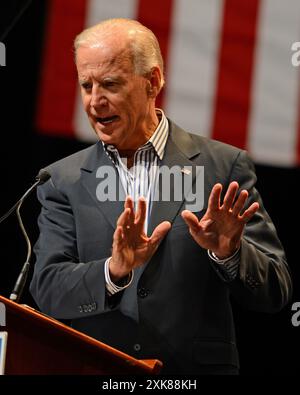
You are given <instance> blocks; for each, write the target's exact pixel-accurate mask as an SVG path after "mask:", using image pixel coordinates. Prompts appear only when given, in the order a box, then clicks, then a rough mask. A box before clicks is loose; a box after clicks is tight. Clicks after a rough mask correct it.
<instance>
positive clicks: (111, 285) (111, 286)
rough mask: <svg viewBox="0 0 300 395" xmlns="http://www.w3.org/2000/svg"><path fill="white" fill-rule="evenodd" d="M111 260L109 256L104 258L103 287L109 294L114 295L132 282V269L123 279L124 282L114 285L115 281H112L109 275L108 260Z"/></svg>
mask: <svg viewBox="0 0 300 395" xmlns="http://www.w3.org/2000/svg"><path fill="white" fill-rule="evenodd" d="M110 260H111V257H109V258H108V259H106V261H105V264H104V276H105V287H106V290H107V292H108V294H109V295H114V294H116V293H118V292H120V291H123V289H125V288H127V287H129V285H130V284H131V283H132V280H133V273H134V272H133V270H131V272H130V273H129V275H128V276H127V278H126V279H124V280H125V284H122V285H121V286H120V285H116V284H115V283H113V282H112V280H111V278H110V275H109V261H110Z"/></svg>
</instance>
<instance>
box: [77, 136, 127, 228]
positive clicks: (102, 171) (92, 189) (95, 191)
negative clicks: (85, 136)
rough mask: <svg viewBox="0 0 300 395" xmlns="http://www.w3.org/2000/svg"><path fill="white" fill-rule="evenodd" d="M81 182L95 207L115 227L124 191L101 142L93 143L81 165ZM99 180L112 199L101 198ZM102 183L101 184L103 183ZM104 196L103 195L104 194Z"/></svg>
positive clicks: (122, 205) (122, 203) (121, 207)
mask: <svg viewBox="0 0 300 395" xmlns="http://www.w3.org/2000/svg"><path fill="white" fill-rule="evenodd" d="M81 169H82V184H83V186H84V187H85V189H86V190H87V192H88V193H89V195H90V196H91V198H92V199H93V200H94V202H95V205H96V207H97V208H98V209H99V210H100V211H101V213H102V215H103V216H104V217H105V218H106V219H107V221H108V222H109V223H110V224H111V226H112V227H113V228H114V229H115V227H116V222H117V219H118V218H119V216H120V214H121V213H122V211H123V207H124V200H125V192H124V189H123V187H122V186H121V184H120V180H119V175H118V172H117V170H116V169H115V167H114V166H113V164H112V162H111V160H110V159H109V157H108V156H107V155H106V153H105V152H104V150H103V147H102V144H101V142H99V143H97V144H95V149H94V150H93V151H92V153H91V155H90V156H89V157H88V158H87V160H86V162H85V163H84V165H83V166H82V168H81ZM101 182H103V183H104V184H107V185H108V188H110V191H109V193H111V194H112V195H115V192H116V193H117V196H114V198H113V200H112V199H107V200H104V199H103V194H101V193H99V191H102V187H101V185H100V184H101ZM104 184H102V185H104ZM104 197H105V196H104Z"/></svg>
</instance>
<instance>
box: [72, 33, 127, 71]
mask: <svg viewBox="0 0 300 395" xmlns="http://www.w3.org/2000/svg"><path fill="white" fill-rule="evenodd" d="M76 64H77V68H78V70H80V69H85V68H99V67H100V68H103V67H109V68H114V67H115V66H116V67H120V66H122V68H123V67H125V68H127V69H130V70H132V69H133V54H132V50H131V45H130V41H129V40H128V39H127V40H126V39H124V37H123V36H120V35H116V36H115V37H114V36H112V35H95V36H94V37H91V38H90V39H89V40H87V41H86V42H84V43H83V44H82V45H80V46H79V47H78V48H77V51H76Z"/></svg>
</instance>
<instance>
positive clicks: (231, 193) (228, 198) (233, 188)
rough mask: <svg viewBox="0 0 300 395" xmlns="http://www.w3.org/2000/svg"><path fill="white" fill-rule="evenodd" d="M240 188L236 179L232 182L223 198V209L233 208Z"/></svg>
mask: <svg viewBox="0 0 300 395" xmlns="http://www.w3.org/2000/svg"><path fill="white" fill-rule="evenodd" d="M238 189H239V184H238V183H237V182H236V181H233V182H231V183H230V185H229V187H228V189H227V192H226V194H225V197H224V200H223V205H222V208H223V209H225V210H229V209H231V207H232V205H233V202H234V199H235V196H236V193H237V190H238Z"/></svg>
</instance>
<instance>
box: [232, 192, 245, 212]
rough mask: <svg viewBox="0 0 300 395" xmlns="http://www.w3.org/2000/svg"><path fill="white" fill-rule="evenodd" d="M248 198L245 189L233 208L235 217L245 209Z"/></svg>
mask: <svg viewBox="0 0 300 395" xmlns="http://www.w3.org/2000/svg"><path fill="white" fill-rule="evenodd" d="M247 198H248V192H247V191H246V190H245V189H243V190H242V191H241V193H240V194H239V197H238V198H237V201H236V202H235V204H234V206H233V208H232V214H233V215H236V216H237V215H239V214H240V212H241V211H242V209H243V208H244V205H245V203H246V200H247Z"/></svg>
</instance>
